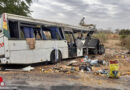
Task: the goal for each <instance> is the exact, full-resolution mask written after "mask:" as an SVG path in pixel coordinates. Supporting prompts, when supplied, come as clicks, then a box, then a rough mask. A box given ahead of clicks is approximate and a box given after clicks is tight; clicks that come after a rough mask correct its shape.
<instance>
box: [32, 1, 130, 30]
mask: <svg viewBox="0 0 130 90" xmlns="http://www.w3.org/2000/svg"><path fill="white" fill-rule="evenodd" d="M30 9H31V10H32V11H33V12H32V14H31V15H32V17H33V18H37V19H43V20H49V21H54V22H61V23H66V24H71V25H79V22H80V20H81V19H82V17H85V22H86V23H87V24H95V25H96V27H97V28H102V29H112V30H114V29H122V28H125V29H130V0H36V1H35V0H34V2H33V3H32V5H31V8H30Z"/></svg>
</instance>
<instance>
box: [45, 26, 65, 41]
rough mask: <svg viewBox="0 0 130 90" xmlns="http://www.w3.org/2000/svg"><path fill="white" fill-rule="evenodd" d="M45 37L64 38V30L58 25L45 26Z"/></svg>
mask: <svg viewBox="0 0 130 90" xmlns="http://www.w3.org/2000/svg"><path fill="white" fill-rule="evenodd" d="M43 39H44V40H46V39H47V40H48V39H53V40H62V39H64V36H63V33H62V30H61V29H60V28H57V27H47V28H46V27H43Z"/></svg>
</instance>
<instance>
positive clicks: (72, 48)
mask: <svg viewBox="0 0 130 90" xmlns="http://www.w3.org/2000/svg"><path fill="white" fill-rule="evenodd" d="M65 38H66V40H67V43H68V51H69V52H68V53H69V57H70V58H71V57H76V56H77V49H76V43H75V40H74V36H73V33H72V32H71V31H65Z"/></svg>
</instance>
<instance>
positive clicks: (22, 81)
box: [0, 40, 130, 90]
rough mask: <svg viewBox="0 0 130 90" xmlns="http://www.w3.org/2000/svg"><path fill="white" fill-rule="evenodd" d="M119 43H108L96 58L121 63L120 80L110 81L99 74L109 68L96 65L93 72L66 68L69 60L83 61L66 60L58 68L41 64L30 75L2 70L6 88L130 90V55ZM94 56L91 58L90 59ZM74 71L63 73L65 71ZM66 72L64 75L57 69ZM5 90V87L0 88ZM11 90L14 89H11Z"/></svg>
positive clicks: (1, 73)
mask: <svg viewBox="0 0 130 90" xmlns="http://www.w3.org/2000/svg"><path fill="white" fill-rule="evenodd" d="M119 44H120V41H119V40H107V42H106V43H105V47H106V53H105V54H104V55H97V56H95V57H94V59H99V60H105V61H106V62H109V61H110V60H118V61H119V66H120V78H119V79H112V78H108V76H107V75H105V74H97V73H96V71H98V70H101V69H107V70H109V65H108V63H107V64H106V65H100V66H93V67H92V70H93V71H91V72H81V71H80V70H78V67H79V66H78V65H77V66H76V65H75V66H67V65H68V63H69V62H70V61H77V62H78V64H80V63H81V59H82V58H83V57H81V58H75V59H69V60H64V61H62V62H60V63H58V64H56V65H47V64H43V65H39V66H35V69H34V70H32V71H30V72H24V71H20V70H7V71H0V76H2V77H3V79H4V82H5V84H6V87H8V88H11V87H12V88H16V90H17V89H18V90H61V89H63V90H86V89H88V90H117V89H119V90H129V88H130V55H128V54H126V52H127V50H126V49H125V48H122V47H121V46H119ZM90 57H91V56H90ZM72 67H73V68H74V69H75V71H73V72H72V71H64V69H66V68H67V69H69V70H70V69H72ZM61 68H62V69H63V70H62V71H61V72H60V71H59V70H58V69H61ZM0 89H2V90H3V88H1V87H0ZM10 90H11V89H10Z"/></svg>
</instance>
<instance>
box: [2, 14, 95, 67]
mask: <svg viewBox="0 0 130 90" xmlns="http://www.w3.org/2000/svg"><path fill="white" fill-rule="evenodd" d="M89 31H95V29H93V28H90V27H83V26H73V25H68V24H61V23H56V22H49V21H45V20H39V19H33V18H31V17H25V16H19V15H13V14H8V13H4V14H2V15H1V16H0V64H1V65H3V64H4V65H5V64H33V63H39V62H44V61H51V62H52V63H56V62H58V61H61V60H62V59H66V58H72V57H79V56H83V55H85V54H86V52H85V51H84V50H85V47H84V46H83V44H84V42H85V40H84V39H82V40H80V41H77V40H76V38H75V37H76V35H75V33H76V32H84V33H83V34H84V36H85V35H86V33H87V32H89ZM77 35H78V34H77Z"/></svg>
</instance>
